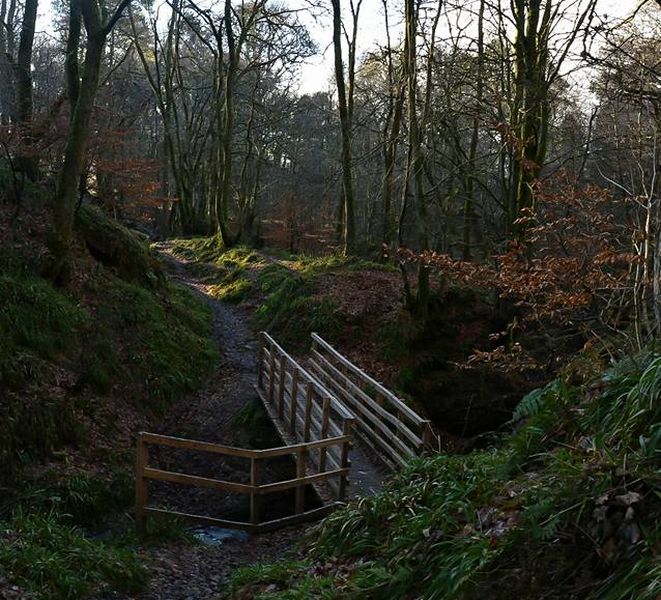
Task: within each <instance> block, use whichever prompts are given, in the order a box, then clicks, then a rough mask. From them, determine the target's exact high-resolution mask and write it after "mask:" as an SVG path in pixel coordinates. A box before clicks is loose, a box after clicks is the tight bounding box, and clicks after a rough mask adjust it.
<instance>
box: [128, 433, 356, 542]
mask: <svg viewBox="0 0 661 600" xmlns="http://www.w3.org/2000/svg"><path fill="white" fill-rule="evenodd" d="M350 443H351V436H349V435H339V436H335V437H328V438H325V439H321V440H314V441H309V442H305V443H301V444H295V445H291V446H282V447H278V448H269V449H266V450H252V449H247V448H234V447H231V446H222V445H219V444H212V443H209V442H201V441H196V440H189V439H182V438H177V437H171V436H165V435H157V434H154V433H146V432H142V433H140V434H138V440H137V455H136V456H137V458H136V526H137V529H138V533H140V534H142V533H144V530H145V525H146V520H147V518H148V517H150V516H162V515H172V516H176V517H181V518H184V519H187V520H193V521H197V522H200V523H205V524H209V525H216V526H219V527H225V528H230V529H244V530H247V531H250V532H253V533H261V532H263V531H270V530H273V529H277V528H279V527H284V526H286V525H291V524H295V523H300V522H304V521H307V520H313V519H317V518H319V517H322V516H324V515H326V514H329V513H330V512H332V511H333V510H334V509H335V508H336V507H337V505H338V504H337V503H330V504H325V505H323V506H321V507H319V508H314V509H311V510H307V511H306V510H305V487H306V486H308V485H314V484H319V483H322V482H330V481H333V480H337V479H339V480H340V481H342V482H346V478H347V475H348V473H349V461H348V447H349V444H350ZM150 446H166V447H170V448H178V449H183V450H192V451H197V452H208V453H213V454H216V455H218V454H219V455H223V456H231V457H240V458H244V459H246V461H249V467H248V468H249V469H250V471H249V473H250V483H237V482H235V481H224V480H220V479H212V478H208V477H200V476H197V475H190V474H186V473H179V472H174V471H167V470H163V469H158V468H156V467H153V466H150V464H149V447H150ZM333 449H339V456H340V463H339V465H337V466H336V467H333V468H331V469H328V470H323V471H321V472H319V473H313V474H307V469H306V465H307V464H308V456H309V455H310V453H312V452H320V451H323V452H326V453H328V452H330V451H331V450H333ZM281 456H293V457H294V458H295V460H296V477H295V478H293V479H287V480H283V481H277V482H275V483H262V481H261V472H262V466H263V463H264V461H265V460H267V459H272V458H276V457H281ZM150 481H163V482H169V483H174V484H180V485H189V486H198V487H205V488H210V489H213V490H217V491H220V492H231V493H236V494H247V495H249V496H250V521H249V522H242V521H232V520H227V519H218V518H213V517H208V516H204V515H197V514H190V513H183V512H178V511H175V510H168V509H165V508H158V507H154V506H150V505H149V482H150ZM345 488H346V483H343V484H340V486H339V489H341V490H344V489H345ZM290 489H295V500H294V514H293V515H290V516H287V517H282V518H279V519H274V520H270V521H264V520H262V519H261V514H260V504H261V499H262V498H263V497H264V496H267V495H269V494H273V493H276V492H282V491H285V490H290Z"/></svg>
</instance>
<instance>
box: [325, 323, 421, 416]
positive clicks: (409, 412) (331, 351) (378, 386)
mask: <svg viewBox="0 0 661 600" xmlns="http://www.w3.org/2000/svg"><path fill="white" fill-rule="evenodd" d="M312 339H313V340H315V341H317V342H318V343H319V345H320V346H321V347H322V348H323V349H324V350H325V351H326V352H328V353H329V354H331V355H332V356H333V357H334V358H335V359H336V360H337V361H339V362H340V363H342V364H345V365H346V366H347V367H348V368H349V369H350V370H351V371H353V372H354V373H355V374H356V375H357V376H358V377H360V378H361V379H362V380H363V381H365V382H366V383H368V384H369V385H371V386H372V387H374V388H375V389H377V390H378V391H379V392H380V393H381V394H383V396H384V398H385V399H387V400H388V401H389V402H391V403H392V404H393V405H395V406H396V407H397V408H399V409H401V410H402V412H403V413H404V414H405V415H406V417H407V418H408V419H410V420H411V421H413V422H414V423H415V424H416V425H422V423H424V421H425V419H423V418H422V417H421V416H420V415H419V414H418V413H416V412H415V411H414V410H413V409H411V408H410V407H408V406H407V405H406V404H405V403H404V402H402V401H401V400H400V399H399V398H398V397H397V396H395V394H393V393H392V392H391V391H390V390H389V389H388V388H386V387H385V386H384V385H383V384H381V383H379V382H378V381H376V379H373V378H372V377H370V376H369V375H368V374H367V373H365V372H364V371H363V370H362V369H360V368H359V367H357V366H356V365H354V364H353V363H352V362H351V361H350V360H349V359H347V358H346V357H344V356H343V355H342V354H340V353H339V352H338V351H337V350H335V348H333V346H331V345H330V344H329V343H328V342H326V341H324V339H323V338H321V337H320V336H319V335H318V334H316V333H313V334H312Z"/></svg>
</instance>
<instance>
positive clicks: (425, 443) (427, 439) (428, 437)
mask: <svg viewBox="0 0 661 600" xmlns="http://www.w3.org/2000/svg"><path fill="white" fill-rule="evenodd" d="M422 426H423V427H424V429H423V432H422V450H425V449H426V448H428V449H434V450H438V448H434V438H436V435H435V434H434V430H433V429H432V426H431V421H425V422H424V423H423V424H422Z"/></svg>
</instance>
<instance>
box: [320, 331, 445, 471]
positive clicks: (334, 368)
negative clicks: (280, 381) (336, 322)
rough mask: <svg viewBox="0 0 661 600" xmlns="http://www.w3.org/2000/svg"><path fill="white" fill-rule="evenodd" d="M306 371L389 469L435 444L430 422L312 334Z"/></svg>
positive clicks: (402, 463)
mask: <svg viewBox="0 0 661 600" xmlns="http://www.w3.org/2000/svg"><path fill="white" fill-rule="evenodd" d="M309 364H310V371H311V372H312V374H313V375H314V376H315V377H316V378H318V379H319V381H320V382H321V383H322V384H323V385H324V386H326V387H327V388H328V389H329V390H330V392H331V393H333V394H335V395H336V396H337V398H338V399H339V400H340V401H341V402H343V403H345V404H346V406H347V408H348V409H349V410H351V411H353V412H354V413H355V415H356V428H355V432H356V434H357V435H358V436H360V438H361V439H362V440H363V441H364V442H365V443H366V444H367V445H368V446H370V447H371V448H372V449H374V450H375V451H376V452H377V453H378V454H379V456H381V457H382V458H383V459H384V461H385V462H386V463H387V464H388V465H389V466H391V467H396V466H401V465H404V464H405V463H406V460H407V459H409V458H412V457H415V456H417V455H419V454H420V453H421V452H422V451H423V450H424V449H425V448H433V447H435V446H437V445H438V442H437V439H436V436H435V434H434V432H433V429H432V426H431V422H430V421H429V420H427V419H423V418H422V417H421V416H420V415H418V414H417V413H416V412H415V411H414V410H412V409H411V408H410V407H409V406H407V405H406V404H405V403H404V402H403V401H402V400H401V399H399V398H398V397H397V396H395V394H393V393H392V392H391V391H390V390H388V389H387V388H385V387H384V386H383V385H381V384H380V383H379V382H378V381H376V380H375V379H373V378H372V377H370V376H369V375H368V374H367V373H365V372H364V371H363V370H361V369H360V368H359V367H357V366H356V365H354V364H353V363H352V362H351V361H349V359H347V358H346V357H344V356H343V355H342V354H340V353H339V352H338V351H337V350H335V348H333V347H332V346H331V345H330V344H329V343H328V342H326V341H325V340H323V339H322V338H321V337H320V336H319V335H317V334H316V333H313V334H312V350H311V356H310V360H309Z"/></svg>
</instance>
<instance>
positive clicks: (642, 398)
mask: <svg viewBox="0 0 661 600" xmlns="http://www.w3.org/2000/svg"><path fill="white" fill-rule="evenodd" d="M660 395H661V356H659V355H656V354H652V353H647V354H644V355H641V356H638V357H635V359H628V360H623V361H620V362H619V363H617V364H614V365H612V366H611V367H610V368H609V369H608V370H607V371H606V372H605V373H604V374H603V375H602V376H600V377H599V378H597V379H596V380H593V381H591V382H589V383H585V384H582V385H578V384H575V385H570V384H569V383H567V381H565V380H563V379H562V378H560V379H558V380H557V381H554V382H552V383H551V384H549V385H548V386H546V387H545V388H543V389H542V390H538V391H535V392H533V393H531V394H529V395H528V396H527V397H526V398H525V399H524V400H523V401H522V402H521V404H520V406H519V408H518V409H517V411H516V413H515V416H516V418H517V421H518V423H517V424H516V425H517V427H518V429H517V430H516V431H515V432H514V433H512V434H510V435H509V436H506V437H504V438H503V440H502V443H501V444H500V445H498V447H496V448H492V449H488V450H482V451H475V452H473V453H471V454H470V455H467V456H446V455H438V456H430V457H425V458H421V459H418V460H416V461H414V462H412V463H411V464H410V465H409V466H408V468H407V469H406V470H405V471H403V472H402V473H400V474H399V475H398V476H397V477H396V478H394V479H393V480H392V481H390V483H389V484H388V486H387V488H386V490H385V491H383V492H381V493H379V494H377V495H375V496H373V497H368V498H363V499H361V500H359V501H358V502H354V503H352V504H350V505H349V506H347V507H346V508H345V509H343V510H340V511H338V512H336V513H335V514H334V515H332V516H331V517H329V518H327V519H326V520H325V521H324V522H323V523H322V525H321V526H320V527H319V528H318V529H317V530H316V531H315V532H314V534H313V538H311V539H310V540H308V542H307V556H308V558H307V559H306V560H305V561H303V562H302V563H300V564H289V565H284V566H283V565H280V567H278V566H271V567H262V568H261V569H257V570H252V571H251V570H239V571H238V572H237V573H236V574H235V576H234V579H233V583H232V591H231V592H230V596H232V597H241V598H269V599H285V598H287V599H293V598H304V597H305V598H369V599H380V598H383V599H395V598H402V599H403V598H418V597H419V598H425V599H444V600H446V599H447V600H451V599H454V598H457V599H467V600H472V599H478V598H490V599H495V600H497V599H503V600H505V599H511V598H525V599H530V600H533V599H539V598H545V599H551V600H561V599H566V598H576V599H579V598H580V599H595V600H596V599H599V600H658V598H659V597H660V595H661V552H660V551H661V475H660V472H659V466H660V464H661V462H660V461H661V408H660V407H661V402H660V401H659V400H660V398H659V396H660ZM329 578H331V579H332V581H333V584H332V585H330V586H329V585H328V579H329Z"/></svg>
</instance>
